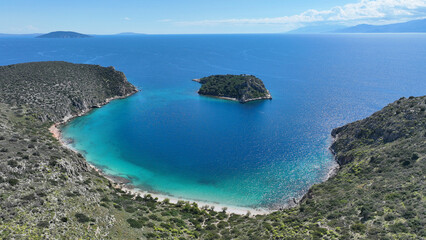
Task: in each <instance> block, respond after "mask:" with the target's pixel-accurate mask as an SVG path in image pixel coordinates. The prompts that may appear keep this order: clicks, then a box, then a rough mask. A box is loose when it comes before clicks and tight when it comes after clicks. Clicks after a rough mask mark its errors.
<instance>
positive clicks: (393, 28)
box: [287, 19, 426, 33]
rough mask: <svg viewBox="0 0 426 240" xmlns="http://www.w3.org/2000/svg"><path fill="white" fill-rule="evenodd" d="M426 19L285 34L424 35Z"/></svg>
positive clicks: (325, 26) (311, 28)
mask: <svg viewBox="0 0 426 240" xmlns="http://www.w3.org/2000/svg"><path fill="white" fill-rule="evenodd" d="M424 32H426V19H420V20H413V21H409V22H403V23H394V24H386V25H370V24H359V25H356V26H352V27H345V26H342V25H330V24H322V25H316V26H307V27H301V28H298V29H295V30H292V31H289V32H287V33H424Z"/></svg>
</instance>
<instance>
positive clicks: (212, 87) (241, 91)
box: [194, 74, 272, 103]
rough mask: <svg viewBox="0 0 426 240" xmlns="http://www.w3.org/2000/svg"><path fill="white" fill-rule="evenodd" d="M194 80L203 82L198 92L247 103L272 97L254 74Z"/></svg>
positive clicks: (216, 76)
mask: <svg viewBox="0 0 426 240" xmlns="http://www.w3.org/2000/svg"><path fill="white" fill-rule="evenodd" d="M194 81H196V82H199V83H201V84H202V86H201V88H200V90H198V94H200V95H206V96H212V97H218V98H223V99H229V100H234V101H239V102H240V103H246V102H249V101H255V100H262V99H272V97H271V94H270V93H269V91H268V90H267V89H266V88H265V85H264V84H263V82H262V80H260V79H259V78H257V77H255V76H253V75H246V74H242V75H231V74H228V75H212V76H209V77H204V78H201V79H194Z"/></svg>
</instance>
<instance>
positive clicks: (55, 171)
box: [0, 62, 426, 239]
mask: <svg viewBox="0 0 426 240" xmlns="http://www.w3.org/2000/svg"><path fill="white" fill-rule="evenodd" d="M136 91H137V90H136V88H135V87H134V86H133V85H132V84H130V83H129V82H128V81H127V80H126V77H125V75H124V74H123V73H122V72H119V71H116V70H115V69H114V68H113V67H101V66H96V65H86V64H72V63H66V62H38V63H25V64H16V65H9V66H2V67H0V239H141V238H142V239H424V238H425V237H426V233H425V231H424V225H425V219H426V217H425V211H424V199H425V196H424V194H425V192H426V189H425V184H424V170H425V169H426V140H425V139H426V96H423V97H409V98H401V99H399V100H397V101H395V102H394V103H391V104H389V105H388V106H386V107H385V108H383V109H382V110H380V111H378V112H376V113H374V114H373V115H372V116H370V117H368V118H366V119H364V120H359V121H356V122H354V123H350V124H347V125H345V126H343V127H339V128H337V129H335V130H333V131H332V136H333V137H334V139H335V141H334V142H333V144H332V146H331V149H332V150H333V153H334V154H335V157H336V161H337V162H338V163H339V165H340V167H339V169H338V171H337V172H336V173H335V174H334V175H333V176H332V177H331V178H329V179H328V180H327V181H325V182H323V183H319V184H316V185H314V186H312V187H311V188H310V189H309V191H308V192H307V194H306V195H305V197H304V198H302V199H301V200H300V201H299V202H298V204H297V205H293V206H291V207H288V208H283V209H280V210H276V211H275V212H272V213H269V214H265V215H256V216H252V215H251V214H250V213H247V214H245V215H238V214H229V213H228V212H227V209H226V208H224V209H222V210H220V209H216V210H215V209H214V208H212V207H208V206H198V204H197V203H190V202H184V201H179V202H178V203H177V204H173V203H170V201H169V200H168V199H165V200H164V201H158V199H156V198H154V197H152V196H151V195H149V194H147V195H144V196H139V195H134V194H130V192H126V191H124V189H123V188H119V186H120V185H119V184H117V183H116V182H113V181H111V180H109V179H107V178H106V177H105V176H104V175H102V174H100V173H99V172H98V171H97V170H96V169H95V168H93V167H91V166H90V165H89V164H88V163H87V162H86V160H85V159H84V156H83V155H82V154H80V153H76V152H74V151H71V150H70V149H68V148H66V147H65V146H63V145H61V143H60V142H59V141H58V140H57V139H55V138H54V137H53V136H52V134H51V132H49V128H50V127H51V126H52V125H53V124H55V123H58V122H62V121H66V120H67V119H69V118H70V117H72V116H77V115H81V114H84V113H86V112H88V111H89V110H90V109H92V108H95V107H100V106H102V105H103V104H106V103H108V102H109V101H110V100H111V99H116V98H123V97H126V96H129V95H131V94H133V93H135V92H136ZM88 134H90V133H88Z"/></svg>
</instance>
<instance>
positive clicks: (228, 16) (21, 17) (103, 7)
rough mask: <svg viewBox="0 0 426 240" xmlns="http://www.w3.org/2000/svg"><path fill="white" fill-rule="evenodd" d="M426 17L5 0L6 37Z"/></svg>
mask: <svg viewBox="0 0 426 240" xmlns="http://www.w3.org/2000/svg"><path fill="white" fill-rule="evenodd" d="M421 18H426V0H0V33H13V34H21V33H47V32H51V31H59V30H63V31H76V32H81V33H86V34H115V33H121V32H137V33H147V34H204V33H282V32H287V31H290V30H293V29H297V28H299V27H306V26H318V25H319V26H321V25H342V26H353V25H356V24H361V23H367V24H387V23H396V22H405V21H409V20H414V19H421Z"/></svg>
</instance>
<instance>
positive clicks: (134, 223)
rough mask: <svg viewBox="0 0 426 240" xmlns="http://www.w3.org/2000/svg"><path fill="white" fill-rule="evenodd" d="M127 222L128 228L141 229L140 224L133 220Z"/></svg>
mask: <svg viewBox="0 0 426 240" xmlns="http://www.w3.org/2000/svg"><path fill="white" fill-rule="evenodd" d="M127 222H128V223H129V224H130V227H132V228H142V223H141V222H139V221H137V220H135V219H133V218H129V219H127Z"/></svg>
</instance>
